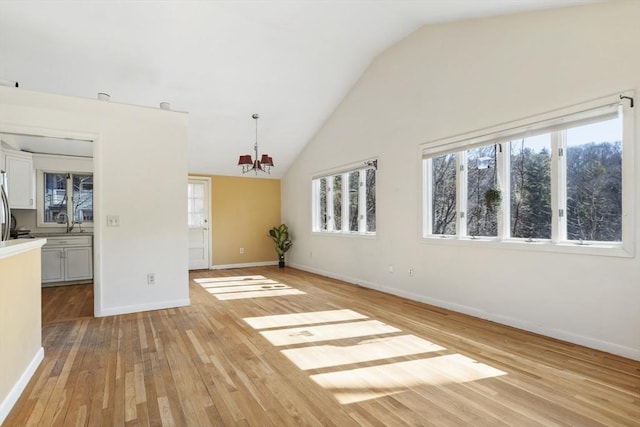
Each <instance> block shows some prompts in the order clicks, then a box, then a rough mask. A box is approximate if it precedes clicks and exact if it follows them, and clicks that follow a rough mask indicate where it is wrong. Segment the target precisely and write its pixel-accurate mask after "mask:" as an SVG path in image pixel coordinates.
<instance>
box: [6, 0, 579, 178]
mask: <svg viewBox="0 0 640 427" xmlns="http://www.w3.org/2000/svg"><path fill="white" fill-rule="evenodd" d="M586 2H589V1H588V0H422V1H420V0H288V1H284V0H265V1H258V0H254V1H236V0H226V1H225V0H222V1H204V0H201V1H195V0H193V1H187V0H182V1H180V0H174V1H171V0H164V1H160V0H146V1H124V0H93V1H90V0H83V1H78V0H75V1H63V0H58V1H47V0H0V79H9V80H16V81H18V82H19V83H20V87H21V88H25V89H30V90H38V91H45V92H53V93H59V94H64V95H72V96H80V97H88V98H96V97H97V93H98V92H106V93H108V94H110V95H111V101H112V102H124V103H130V104H137V105H145V106H153V107H157V106H158V105H159V103H160V102H163V101H166V102H170V103H171V108H172V109H175V110H180V111H187V112H189V170H190V171H191V172H194V173H208V174H220V175H241V173H240V171H239V168H238V167H237V166H236V163H237V159H238V155H240V154H249V153H250V152H251V150H252V147H253V142H254V140H255V127H254V126H255V122H254V120H253V119H252V118H251V115H252V114H253V113H260V119H259V123H258V127H259V129H258V141H259V147H260V152H261V153H262V152H267V153H268V154H269V155H271V156H272V157H273V159H274V163H275V165H276V167H275V168H274V169H273V171H272V175H271V177H275V178H277V177H281V176H282V175H283V174H284V172H286V170H287V168H288V167H289V165H290V164H291V163H292V161H293V160H294V159H295V157H296V156H297V155H298V153H299V152H300V151H301V150H302V148H303V147H304V145H305V144H306V143H307V142H308V141H309V140H310V139H311V138H312V137H313V135H314V133H315V132H316V131H317V130H318V129H319V127H320V126H321V125H322V123H323V122H324V121H325V120H326V119H327V118H328V116H329V115H330V114H331V112H332V111H333V110H334V108H335V107H336V106H337V105H338V103H339V102H340V101H341V100H342V98H343V97H344V96H345V95H346V93H347V92H348V91H349V89H350V88H351V87H352V86H353V84H354V83H355V82H356V81H357V80H358V78H359V77H360V76H361V74H362V73H363V72H364V70H365V69H366V68H367V66H368V65H369V64H370V63H371V61H372V60H373V59H374V58H375V56H376V55H378V54H379V53H381V52H382V51H383V50H385V49H386V48H388V47H389V46H391V45H393V44H394V43H396V42H398V41H399V40H401V39H402V38H404V37H406V36H407V35H409V34H410V33H412V32H413V31H415V30H417V29H418V28H420V27H421V26H423V25H425V24H430V23H436V22H444V21H453V20H459V19H466V18H473V17H482V16H489V15H496V14H506V13H513V12H518V11H526V10H533V9H543V8H550V7H561V6H567V5H572V4H579V3H586Z"/></svg>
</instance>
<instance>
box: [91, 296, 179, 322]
mask: <svg viewBox="0 0 640 427" xmlns="http://www.w3.org/2000/svg"><path fill="white" fill-rule="evenodd" d="M188 305H191V300H190V299H189V298H185V299H177V300H171V301H159V302H153V303H148V304H134V305H125V306H120V307H111V308H103V309H100V310H96V313H95V316H96V317H106V316H115V315H116V314H129V313H138V312H141V311H151V310H162V309H165V308H175V307H185V306H188Z"/></svg>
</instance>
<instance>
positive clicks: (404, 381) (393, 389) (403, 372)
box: [310, 354, 506, 404]
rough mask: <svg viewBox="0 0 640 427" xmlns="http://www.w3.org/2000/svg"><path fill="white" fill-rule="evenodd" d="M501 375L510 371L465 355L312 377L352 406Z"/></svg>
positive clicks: (341, 401)
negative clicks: (405, 393)
mask: <svg viewBox="0 0 640 427" xmlns="http://www.w3.org/2000/svg"><path fill="white" fill-rule="evenodd" d="M501 375H506V372H504V371H501V370H499V369H496V368H493V367H491V366H489V365H485V364H484V363H479V362H477V361H475V360H473V359H470V358H468V357H466V356H463V355H461V354H449V355H446V356H437V357H432V358H429V359H419V360H410V361H407V362H398V363H391V364H385V365H377V366H371V367H366V368H356V369H349V370H345V371H337V372H329V373H326V374H318V375H311V377H310V378H311V379H312V380H313V381H315V382H316V383H317V384H318V385H320V386H322V387H323V388H325V389H327V390H331V391H333V393H334V396H335V397H336V399H337V400H338V402H340V403H342V404H349V403H355V402H361V401H364V400H368V399H371V398H372V397H371V396H374V397H380V396H384V395H389V394H395V393H398V392H401V391H404V390H406V389H408V388H415V387H420V386H440V385H445V384H450V383H465V382H469V381H477V380H481V379H485V378H492V377H497V376H501Z"/></svg>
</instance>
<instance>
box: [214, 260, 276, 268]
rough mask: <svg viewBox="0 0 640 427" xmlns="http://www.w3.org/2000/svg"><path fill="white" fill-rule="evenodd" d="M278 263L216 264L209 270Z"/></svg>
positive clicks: (274, 262) (264, 265)
mask: <svg viewBox="0 0 640 427" xmlns="http://www.w3.org/2000/svg"><path fill="white" fill-rule="evenodd" d="M269 265H278V261H261V262H245V263H241V264H218V265H212V266H211V267H209V270H227V269H229V268H247V267H266V266H269Z"/></svg>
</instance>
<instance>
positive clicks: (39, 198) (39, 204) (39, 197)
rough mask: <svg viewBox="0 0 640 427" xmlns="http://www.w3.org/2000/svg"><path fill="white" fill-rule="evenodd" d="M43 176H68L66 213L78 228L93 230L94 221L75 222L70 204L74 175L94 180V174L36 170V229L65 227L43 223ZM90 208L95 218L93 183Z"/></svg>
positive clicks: (47, 222) (49, 222) (58, 224)
mask: <svg viewBox="0 0 640 427" xmlns="http://www.w3.org/2000/svg"><path fill="white" fill-rule="evenodd" d="M45 174H59V175H68V177H67V179H66V182H67V188H66V189H65V191H66V192H67V207H66V210H67V211H66V213H67V215H68V216H69V218H71V219H72V220H73V222H74V224H81V225H79V227H83V228H93V224H94V221H93V220H91V221H82V222H81V223H78V222H76V221H75V219H74V216H73V210H74V204H73V202H72V199H73V177H74V176H75V175H80V176H88V175H90V176H92V177H93V178H95V176H94V173H93V172H90V171H66V170H64V171H63V170H55V169H38V170H37V184H36V193H37V194H36V210H37V215H36V217H37V221H36V226H37V227H38V228H60V227H62V226H66V225H65V224H64V223H63V224H60V223H58V222H51V221H45V220H44V214H45V203H44V197H45V188H44V187H45V184H44V182H45V181H44V180H45ZM69 183H71V197H69ZM92 207H93V209H92V210H93V212H94V217H95V183H94V191H93V194H92Z"/></svg>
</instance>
